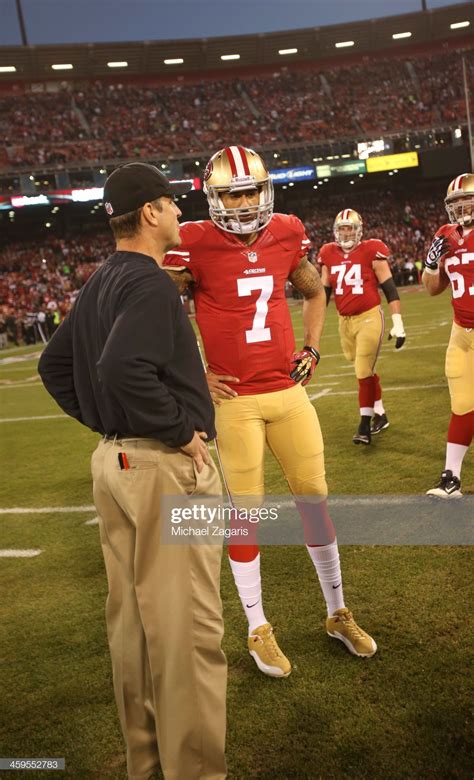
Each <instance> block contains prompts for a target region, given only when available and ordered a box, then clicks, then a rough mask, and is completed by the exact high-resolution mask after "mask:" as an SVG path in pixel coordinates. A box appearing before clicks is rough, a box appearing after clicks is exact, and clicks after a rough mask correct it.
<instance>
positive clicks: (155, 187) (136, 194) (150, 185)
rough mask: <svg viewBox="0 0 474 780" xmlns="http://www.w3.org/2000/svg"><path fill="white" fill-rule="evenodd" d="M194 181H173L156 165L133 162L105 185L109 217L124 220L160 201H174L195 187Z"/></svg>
mask: <svg viewBox="0 0 474 780" xmlns="http://www.w3.org/2000/svg"><path fill="white" fill-rule="evenodd" d="M192 186H193V185H192V182H190V181H179V182H173V183H172V182H170V181H168V179H167V178H166V176H165V175H164V174H163V173H161V171H160V170H158V168H157V167H156V165H150V164H149V163H141V162H133V163H127V164H126V165H122V166H121V167H120V168H116V169H115V171H112V173H111V174H110V176H109V177H108V178H107V180H106V182H105V185H104V207H105V210H106V212H107V214H108V216H109V217H121V216H122V214H128V213H129V212H130V211H136V210H137V209H139V208H141V206H144V205H145V203H149V202H150V201H152V200H156V199H157V198H161V197H163V196H164V197H167V198H174V196H175V195H184V193H185V192H189V190H190V189H191V188H192Z"/></svg>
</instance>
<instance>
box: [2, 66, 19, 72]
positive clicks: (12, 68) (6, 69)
mask: <svg viewBox="0 0 474 780" xmlns="http://www.w3.org/2000/svg"><path fill="white" fill-rule="evenodd" d="M15 72H16V68H15V66H14V65H1V66H0V73H15Z"/></svg>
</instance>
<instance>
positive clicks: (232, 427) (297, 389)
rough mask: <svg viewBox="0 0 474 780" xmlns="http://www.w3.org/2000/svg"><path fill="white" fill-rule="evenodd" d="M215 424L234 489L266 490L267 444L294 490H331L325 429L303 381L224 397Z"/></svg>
mask: <svg viewBox="0 0 474 780" xmlns="http://www.w3.org/2000/svg"><path fill="white" fill-rule="evenodd" d="M216 428H217V436H218V445H219V455H220V458H221V461H222V466H223V470H224V475H225V478H226V481H227V485H228V488H229V490H230V493H231V494H233V495H236V496H237V495H241V496H242V495H247V496H261V495H263V494H264V492H265V479H264V458H265V443H267V444H268V446H269V447H270V449H271V451H272V452H273V454H274V456H275V458H276V459H277V461H278V463H279V464H280V466H281V468H282V471H283V474H284V475H285V478H286V480H287V482H288V485H289V487H290V490H291V491H292V493H294V494H295V495H301V496H304V495H321V496H326V495H327V485H326V477H325V470H324V444H323V437H322V434H321V428H320V425H319V420H318V416H317V414H316V410H315V408H314V406H313V405H312V404H311V402H310V400H309V398H308V396H307V394H306V391H305V389H304V388H303V387H302V386H301V385H300V384H298V385H295V386H294V387H290V388H288V389H285V390H277V391H276V392H272V393H261V394H258V395H242V396H238V397H237V398H232V399H226V400H223V401H222V402H221V404H220V405H219V406H217V407H216Z"/></svg>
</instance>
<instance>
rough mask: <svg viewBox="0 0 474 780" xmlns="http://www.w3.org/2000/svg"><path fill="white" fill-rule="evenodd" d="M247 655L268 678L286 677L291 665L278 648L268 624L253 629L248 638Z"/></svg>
mask: <svg viewBox="0 0 474 780" xmlns="http://www.w3.org/2000/svg"><path fill="white" fill-rule="evenodd" d="M248 645H249V653H250V655H251V656H252V658H253V659H254V661H255V663H256V664H257V666H258V668H259V669H260V671H261V672H263V673H264V674H268V675H269V677H288V675H289V674H290V672H291V664H290V662H289V660H288V658H287V657H286V656H285V655H283V653H282V652H281V650H280V648H279V647H278V644H277V641H276V639H275V634H274V633H273V628H272V627H271V625H270V623H264V625H263V626H259V627H258V628H255V629H254V630H253V631H252V633H251V634H250V636H249V638H248Z"/></svg>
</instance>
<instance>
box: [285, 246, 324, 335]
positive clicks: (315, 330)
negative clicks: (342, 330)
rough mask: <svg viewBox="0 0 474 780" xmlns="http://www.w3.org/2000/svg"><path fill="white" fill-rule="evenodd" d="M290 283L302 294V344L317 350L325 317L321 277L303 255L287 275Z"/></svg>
mask: <svg viewBox="0 0 474 780" xmlns="http://www.w3.org/2000/svg"><path fill="white" fill-rule="evenodd" d="M289 279H290V282H291V284H292V285H293V286H294V287H296V289H297V290H298V291H299V292H300V293H301V294H302V295H303V296H304V302H303V328H304V342H303V343H304V344H305V345H307V346H310V347H314V348H315V349H317V350H318V351H319V342H320V340H321V334H322V332H323V326H324V319H325V317H326V293H325V291H324V287H323V283H322V281H321V277H320V275H319V273H318V272H317V270H316V268H315V267H314V265H311V263H310V262H309V260H308V258H307V257H306V256H305V257H303V258H302V259H301V262H300V264H299V265H298V267H297V268H296V269H295V270H294V271H293V273H292V274H291V275H290V277H289Z"/></svg>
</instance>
